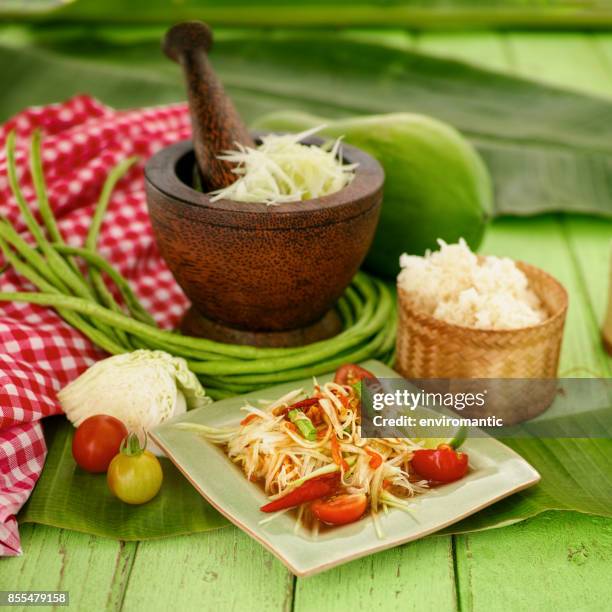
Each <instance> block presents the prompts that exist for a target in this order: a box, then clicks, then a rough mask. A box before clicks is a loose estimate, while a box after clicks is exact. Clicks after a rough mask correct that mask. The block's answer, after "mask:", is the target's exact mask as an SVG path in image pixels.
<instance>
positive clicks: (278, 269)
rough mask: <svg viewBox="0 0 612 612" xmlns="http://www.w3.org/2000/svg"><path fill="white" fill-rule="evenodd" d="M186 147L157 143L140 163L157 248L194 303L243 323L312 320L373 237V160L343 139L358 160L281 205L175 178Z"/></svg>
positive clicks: (286, 325)
mask: <svg viewBox="0 0 612 612" xmlns="http://www.w3.org/2000/svg"><path fill="white" fill-rule="evenodd" d="M311 142H317V143H318V142H320V141H319V140H318V139H311ZM190 151H191V144H190V143H189V142H183V143H179V144H177V145H173V146H171V147H167V148H166V149H164V150H162V151H160V152H159V153H157V154H156V155H155V156H154V157H153V158H151V160H150V161H149V163H148V164H147V168H146V186H147V200H148V206H149V213H150V216H151V221H152V225H153V230H154V233H155V236H156V239H157V243H158V246H159V249H160V252H161V254H162V257H164V259H165V260H166V262H167V263H168V266H169V267H170V269H171V271H172V273H173V274H174V276H175V278H176V280H177V281H178V283H179V284H180V285H181V287H182V288H183V290H184V291H185V293H186V294H187V296H188V297H189V299H190V300H191V301H192V302H193V304H194V305H195V306H196V308H197V309H198V311H199V312H200V313H202V314H203V315H204V316H205V317H207V318H209V319H212V320H213V321H216V322H219V323H222V324H226V325H229V326H231V327H235V328H239V329H245V330H250V331H282V330H291V329H296V328H300V327H305V326H307V325H310V324H312V323H313V322H315V321H318V320H319V319H320V318H321V317H322V316H323V315H324V314H325V313H326V312H327V311H328V310H329V309H330V308H331V307H332V306H333V304H334V303H335V302H336V300H337V299H338V298H339V297H340V295H342V293H343V292H344V290H345V288H346V287H347V285H348V284H349V283H350V281H351V279H352V277H353V276H354V275H355V273H356V272H357V270H358V269H359V266H360V265H361V263H362V261H363V259H364V257H365V255H366V253H367V251H368V249H369V247H370V244H371V242H372V239H373V236H374V231H375V229H376V224H377V222H378V217H379V213H380V205H381V201H382V186H383V176H384V175H383V171H382V168H381V166H380V164H378V162H377V161H376V160H374V159H373V158H371V157H370V156H369V155H366V154H365V153H363V152H362V151H359V150H358V149H356V148H354V147H349V146H345V147H344V156H345V159H346V161H347V162H357V163H358V164H359V166H358V168H357V171H356V175H355V178H354V180H353V181H352V182H351V184H350V185H348V186H347V187H345V188H344V189H342V190H341V191H339V192H337V193H335V194H332V195H330V196H326V197H324V198H318V199H314V200H309V201H304V202H298V203H292V204H283V205H280V206H266V205H265V204H254V203H241V202H232V201H228V200H221V201H218V202H215V203H211V202H210V198H209V197H208V196H207V195H206V194H203V193H199V192H197V191H195V190H193V189H191V188H190V187H189V186H188V185H187V184H186V183H185V182H184V181H183V180H181V176H180V175H181V173H182V172H184V170H181V167H182V166H188V165H189V156H190ZM175 170H178V173H177V171H175Z"/></svg>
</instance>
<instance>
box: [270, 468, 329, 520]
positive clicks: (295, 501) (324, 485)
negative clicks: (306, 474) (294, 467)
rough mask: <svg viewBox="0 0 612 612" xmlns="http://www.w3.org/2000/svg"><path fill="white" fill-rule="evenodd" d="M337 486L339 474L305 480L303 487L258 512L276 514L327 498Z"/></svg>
mask: <svg viewBox="0 0 612 612" xmlns="http://www.w3.org/2000/svg"><path fill="white" fill-rule="evenodd" d="M339 484H340V474H338V472H334V473H333V474H325V475H324V476H319V477H318V478H313V479H312V480H307V481H306V482H305V483H304V484H303V485H300V486H299V487H297V488H296V489H293V491H290V492H289V493H287V495H283V497H279V498H278V499H275V500H274V501H271V502H270V503H269V504H266V505H265V506H262V507H261V508H260V510H261V511H262V512H278V511H279V510H284V509H285V508H293V507H294V506H299V505H300V504H303V503H305V502H309V501H312V500H313V499H319V498H320V497H328V496H329V495H332V493H335V491H336V489H337V488H338V485H339Z"/></svg>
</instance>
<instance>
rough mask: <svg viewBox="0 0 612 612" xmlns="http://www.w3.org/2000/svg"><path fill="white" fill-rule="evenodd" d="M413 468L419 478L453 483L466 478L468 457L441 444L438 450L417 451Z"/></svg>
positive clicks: (413, 458)
mask: <svg viewBox="0 0 612 612" xmlns="http://www.w3.org/2000/svg"><path fill="white" fill-rule="evenodd" d="M412 467H413V468H414V471H415V472H416V473H417V474H418V475H419V476H422V477H423V478H425V479H427V480H430V481H432V482H453V481H455V480H459V479H460V478H463V477H464V476H465V473H466V472H467V469H468V456H467V454H466V453H461V452H458V451H456V450H455V449H454V448H453V447H452V446H449V445H448V444H440V446H438V448H436V449H423V450H418V451H415V452H414V455H413V456H412Z"/></svg>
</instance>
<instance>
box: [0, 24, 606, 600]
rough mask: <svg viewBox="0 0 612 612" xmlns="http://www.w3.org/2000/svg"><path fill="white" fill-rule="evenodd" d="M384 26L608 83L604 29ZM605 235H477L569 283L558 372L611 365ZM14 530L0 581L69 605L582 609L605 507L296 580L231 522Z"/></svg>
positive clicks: (544, 227)
mask: <svg viewBox="0 0 612 612" xmlns="http://www.w3.org/2000/svg"><path fill="white" fill-rule="evenodd" d="M369 35H370V34H369ZM371 35H373V36H379V34H378V33H373V34H371ZM386 40H388V42H389V44H393V45H398V46H403V47H410V48H417V49H422V50H426V51H429V52H434V53H440V54H444V55H449V56H452V57H456V58H461V59H466V60H469V61H473V62H476V63H479V64H481V65H485V66H489V67H491V68H495V69H501V70H507V71H510V72H512V73H515V74H519V75H523V76H528V77H529V76H532V77H535V78H538V79H541V80H544V81H547V82H551V83H558V84H562V85H564V86H566V87H574V88H577V89H580V90H583V91H588V92H591V93H594V94H597V95H603V96H611V97H612V34H596V35H584V34H573V33H548V34H541V33H513V32H508V33H503V34H501V33H486V32H481V33H473V34H472V33H470V34H465V33H461V34H458V33H454V34H408V33H406V32H402V31H397V32H391V33H387V34H386ZM611 240H612V222H609V221H603V220H597V219H589V218H575V217H567V216H562V215H551V216H546V217H539V218H536V219H503V220H500V221H498V222H496V223H495V224H494V225H493V227H492V228H491V230H490V231H489V234H488V237H487V239H486V242H485V245H484V251H485V252H487V253H493V254H497V255H509V256H513V257H518V258H521V259H524V260H526V261H529V262H531V263H534V264H536V265H539V266H541V267H543V268H544V269H546V270H548V271H549V272H551V273H552V274H554V275H555V276H556V277H557V278H559V279H560V280H561V281H562V282H563V283H564V284H565V286H566V287H567V289H568V290H569V292H570V299H571V305H570V309H569V313H568V322H567V329H566V334H565V341H564V346H563V353H562V361H561V374H564V373H568V374H569V373H570V372H571V373H572V374H573V375H588V373H589V372H590V373H598V374H600V375H602V376H611V375H612V360H611V359H610V358H608V357H607V356H606V355H605V354H604V353H603V351H602V349H601V345H600V342H599V324H600V322H601V319H602V316H603V310H604V308H605V298H606V279H607V274H608V267H607V266H608V256H609V251H610V241H611ZM21 534H22V540H23V549H24V553H25V554H24V555H23V557H20V558H13V559H8V560H2V561H0V590H2V589H61V590H68V591H70V597H71V606H72V607H73V609H78V610H103V609H108V610H116V609H123V610H147V611H149V610H150V611H153V610H167V609H171V608H172V609H176V610H195V609H205V610H212V609H219V610H223V611H226V610H256V611H259V610H266V611H269V612H274V611H277V610H278V611H280V610H296V611H298V612H307V611H309V610H316V611H317V612H324V611H327V610H330V611H331V610H334V611H335V610H355V611H357V610H364V611H367V612H374V611H375V610H385V611H390V610H403V611H410V610H418V611H426V610H432V611H436V612H440V611H444V612H446V611H450V610H476V611H483V612H485V611H486V612H489V611H491V610H509V611H513V612H514V611H522V610H530V611H531V610H535V611H537V612H545V611H548V610H551V611H552V610H555V611H564V610H580V611H583V610H584V611H589V612H591V611H597V610H601V611H607V610H610V609H611V606H612V603H611V602H612V520H607V519H603V518H600V517H591V516H586V515H580V514H576V513H562V512H549V513H546V514H544V515H541V516H538V517H535V518H533V519H531V520H528V521H525V522H522V523H519V524H516V525H512V526H508V527H504V528H501V529H495V530H490V531H486V532H481V533H474V534H469V535H462V536H454V537H449V536H431V537H429V538H426V539H424V540H421V541H419V542H414V543H412V544H408V545H405V546H401V547H398V548H395V549H392V550H389V551H387V552H383V553H380V554H377V555H373V556H370V557H367V558H365V559H361V560H358V561H355V562H353V563H350V564H348V565H345V566H343V567H340V568H338V569H335V570H331V571H329V572H326V573H324V574H322V575H319V576H315V577H313V578H307V579H299V580H298V579H295V578H294V577H293V576H292V575H291V574H290V573H289V572H288V571H287V570H286V569H285V568H284V567H283V566H282V565H281V564H280V563H279V562H278V561H277V560H276V559H274V558H273V557H272V556H271V555H270V554H268V553H267V552H266V551H265V550H264V549H263V548H262V547H261V546H259V545H258V544H257V543H255V542H254V541H252V540H251V539H249V538H248V537H247V536H246V535H245V534H243V533H242V532H241V531H239V530H238V529H236V528H234V527H227V528H224V529H220V530H218V531H213V532H208V533H205V534H199V535H193V536H186V537H179V538H171V539H167V540H158V541H149V542H142V543H121V542H116V541H112V540H105V539H100V538H96V537H93V536H87V535H82V534H79V533H74V532H68V531H63V530H58V529H53V528H49V527H42V526H38V525H35V526H33V525H24V526H23V527H22V529H21Z"/></svg>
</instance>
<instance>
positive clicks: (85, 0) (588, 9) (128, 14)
mask: <svg viewBox="0 0 612 612" xmlns="http://www.w3.org/2000/svg"><path fill="white" fill-rule="evenodd" d="M64 4H65V5H64ZM53 8H54V9H55V10H53V11H52V12H51V13H50V14H49V13H48V12H47V11H44V12H42V9H53ZM41 12H42V14H41ZM3 13H4V14H5V15H7V14H8V15H12V16H20V17H29V18H35V17H37V16H38V17H39V18H41V17H42V18H44V19H53V20H57V21H72V22H74V21H77V22H82V21H102V22H115V23H126V22H128V23H129V22H138V23H145V22H146V23H168V22H169V21H173V22H176V21H181V20H184V19H204V20H206V21H209V22H210V23H212V24H224V25H247V26H253V25H265V26H271V25H273V26H279V25H280V26H295V25H298V26H304V25H317V26H333V25H337V26H347V25H359V26H363V25H367V26H372V25H380V26H394V27H397V26H399V25H402V26H410V27H444V28H449V27H465V26H480V27H491V26H501V25H503V26H538V27H573V28H576V27H578V26H580V27H592V28H603V27H606V25H610V24H611V23H612V10H610V6H609V4H607V3H606V2H604V1H600V2H598V1H596V0H593V1H591V2H588V3H585V2H583V1H580V0H539V1H532V2H528V1H527V2H526V1H525V0H486V1H483V0H438V1H437V2H431V0H385V2H380V1H375V0H360V1H358V2H355V1H354V0H330V1H327V0H299V1H296V0H265V1H260V2H257V1H255V2H253V1H251V0H183V1H182V2H180V3H179V2H175V1H174V2H173V1H172V0H131V2H130V5H129V9H127V8H126V4H125V2H124V1H123V0H105V1H103V2H101V1H99V0H77V1H76V2H74V1H73V2H68V3H64V2H60V1H59V0H41V1H39V2H32V3H27V2H23V1H19V0H8V2H4V3H2V5H1V6H0V15H1V14H3Z"/></svg>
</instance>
